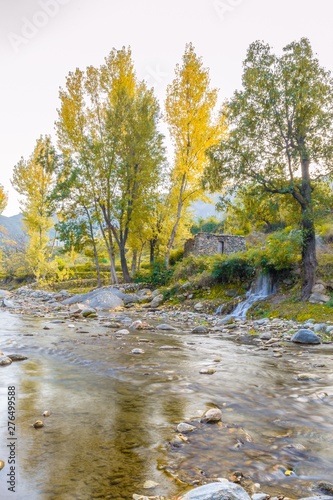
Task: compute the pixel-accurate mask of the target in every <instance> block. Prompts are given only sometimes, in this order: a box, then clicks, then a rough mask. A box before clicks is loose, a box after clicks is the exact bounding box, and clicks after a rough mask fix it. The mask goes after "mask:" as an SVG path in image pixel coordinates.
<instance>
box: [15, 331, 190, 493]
mask: <svg viewBox="0 0 333 500" xmlns="http://www.w3.org/2000/svg"><path fill="white" fill-rule="evenodd" d="M161 341H162V342H163V344H165V342H166V341H165V338H164V339H163V340H162V339H161ZM156 342H157V343H158V342H159V340H157V339H156ZM167 342H168V343H175V345H176V344H178V342H173V340H171V339H168V341H167ZM155 348H157V345H155ZM119 355H120V356H122V354H121V353H120V352H119V351H118V352H117V356H119ZM156 358H157V359H156ZM183 358H184V354H183V352H182V351H176V352H172V353H170V352H168V351H159V353H158V354H156V357H155V358H154V364H156V363H155V362H156V361H157V364H158V365H160V366H159V367H158V368H156V372H155V370H154V372H152V373H151V374H150V375H149V376H143V375H142V371H140V368H141V365H140V363H141V361H139V359H137V362H138V365H135V364H134V361H133V362H132V363H133V364H132V365H131V369H130V370H127V371H126V372H125V373H124V376H125V377H127V380H122V381H120V380H117V379H116V378H111V377H110V378H107V377H106V376H104V375H103V376H102V377H101V376H98V375H95V374H94V373H93V372H90V371H89V372H84V368H83V367H80V368H78V367H75V366H71V365H65V364H62V363H61V362H59V361H58V360H55V361H52V360H50V359H47V360H46V361H43V362H41V363H37V362H33V361H30V360H29V361H27V362H24V363H22V364H21V365H20V367H22V370H23V371H22V377H21V378H22V381H21V383H20V387H19V389H18V393H19V394H20V405H19V409H20V421H19V423H18V427H19V429H20V458H19V466H20V469H21V471H22V474H23V477H22V481H21V485H22V486H23V485H24V486H25V489H27V491H28V490H29V487H30V488H32V487H33V488H34V492H36V493H34V494H35V495H36V498H53V497H54V498H61V499H62V500H67V498H68V500H69V499H72V498H78V499H83V500H85V499H87V500H88V499H89V500H90V498H93V497H95V496H100V497H101V498H110V499H112V500H116V499H121V498H124V499H125V498H126V499H127V498H129V497H130V496H131V495H132V494H133V493H134V492H140V488H141V486H142V484H143V482H144V481H145V480H146V479H147V478H152V474H153V473H154V471H156V461H157V456H156V453H154V451H156V448H157V447H158V445H159V444H163V443H165V442H167V441H169V440H170V437H171V436H170V426H171V429H172V427H173V426H174V424H175V423H176V422H178V421H180V420H182V419H184V417H185V415H186V405H187V395H183V394H181V393H178V392H176V387H177V385H178V382H177V379H178V373H179V366H181V363H182V362H183ZM135 362H136V361H135ZM112 363H113V365H114V366H121V365H123V363H124V359H113V360H112ZM167 370H174V371H175V375H174V377H173V378H174V380H168V377H169V375H168V374H167V373H164V371H167ZM170 388H172V391H175V392H172V391H170ZM170 392H171V394H170ZM44 410H50V411H51V412H52V414H51V416H50V417H49V418H43V417H41V414H42V412H43V411H44ZM38 418H41V419H42V420H44V422H45V427H44V428H42V429H38V430H36V429H34V428H32V427H31V424H32V423H33V422H34V421H35V420H36V419H38ZM27 483H28V484H27ZM26 485H27V487H26ZM27 498H28V497H27ZM34 498H35V497H34V496H31V499H33V500H34ZM29 500H30V498H29Z"/></svg>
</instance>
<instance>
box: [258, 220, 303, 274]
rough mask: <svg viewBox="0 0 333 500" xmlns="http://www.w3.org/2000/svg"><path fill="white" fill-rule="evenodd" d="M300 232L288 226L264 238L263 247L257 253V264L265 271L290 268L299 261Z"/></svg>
mask: <svg viewBox="0 0 333 500" xmlns="http://www.w3.org/2000/svg"><path fill="white" fill-rule="evenodd" d="M301 246H302V232H301V231H299V230H296V229H291V228H290V227H289V228H288V227H287V228H286V229H283V230H282V231H277V232H275V233H273V234H271V235H270V236H268V238H267V239H266V245H265V248H264V249H263V250H261V251H259V252H258V253H257V264H259V265H260V267H261V268H263V269H265V270H267V271H282V270H286V269H291V268H292V267H293V266H295V264H297V262H299V261H300V253H301Z"/></svg>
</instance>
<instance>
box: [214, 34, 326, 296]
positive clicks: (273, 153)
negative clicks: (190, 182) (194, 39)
mask: <svg viewBox="0 0 333 500" xmlns="http://www.w3.org/2000/svg"><path fill="white" fill-rule="evenodd" d="M227 119H228V123H229V126H230V134H229V136H228V137H227V138H224V139H223V140H222V141H221V143H220V144H219V145H218V146H217V147H214V148H212V149H211V151H210V158H211V164H210V167H209V169H208V170H207V174H206V181H207V182H208V183H209V184H210V187H211V188H212V189H218V188H220V187H221V185H222V184H224V183H225V182H227V181H230V180H232V181H233V182H235V183H244V182H248V181H250V182H255V183H257V184H259V185H261V186H262V187H263V189H264V190H266V191H267V192H269V193H272V194H281V195H292V196H293V198H294V199H295V200H296V202H297V203H298V204H299V206H300V210H301V224H302V235H303V244H302V264H303V285H302V300H307V299H308V298H309V296H310V294H311V290H312V287H313V284H314V279H315V272H316V266H317V260H316V240H315V227H314V217H313V199H312V191H313V189H314V185H313V180H314V179H318V178H321V177H323V176H327V175H329V174H331V173H332V171H333V167H332V164H333V163H332V160H333V81H332V78H331V75H330V73H329V72H328V71H326V70H325V69H324V68H323V67H322V66H320V64H319V61H318V59H317V58H316V57H315V56H314V54H313V51H312V48H311V45H310V42H309V41H308V40H307V39H305V38H302V39H301V40H300V41H299V42H293V43H291V44H289V45H287V46H286V47H285V48H284V49H283V54H282V55H281V56H280V57H279V56H276V55H274V54H273V53H272V52H271V49H270V47H269V45H266V44H264V43H263V42H258V41H257V42H254V43H252V44H251V45H250V47H249V49H248V53H247V57H246V59H245V62H244V73H243V89H242V90H240V91H237V92H235V94H234V96H233V97H232V99H231V100H230V102H229V104H228V108H227Z"/></svg>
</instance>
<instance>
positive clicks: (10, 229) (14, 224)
mask: <svg viewBox="0 0 333 500" xmlns="http://www.w3.org/2000/svg"><path fill="white" fill-rule="evenodd" d="M24 237H25V232H24V230H23V215H22V214H17V215H13V216H11V217H6V216H5V215H0V239H1V240H2V239H10V240H15V241H16V240H20V239H22V238H24Z"/></svg>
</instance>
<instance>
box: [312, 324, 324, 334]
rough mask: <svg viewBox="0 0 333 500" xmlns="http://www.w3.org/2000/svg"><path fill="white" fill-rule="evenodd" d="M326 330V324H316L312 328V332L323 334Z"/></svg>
mask: <svg viewBox="0 0 333 500" xmlns="http://www.w3.org/2000/svg"><path fill="white" fill-rule="evenodd" d="M326 328H327V325H326V323H316V324H315V325H313V326H312V329H313V331H314V332H325V331H326Z"/></svg>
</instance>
